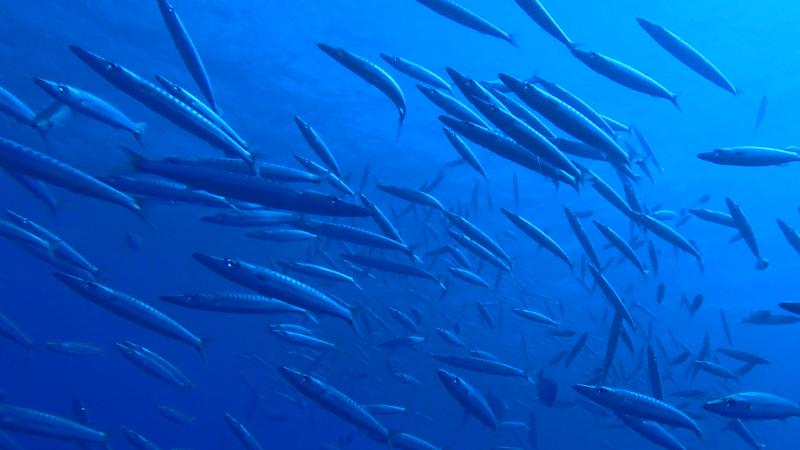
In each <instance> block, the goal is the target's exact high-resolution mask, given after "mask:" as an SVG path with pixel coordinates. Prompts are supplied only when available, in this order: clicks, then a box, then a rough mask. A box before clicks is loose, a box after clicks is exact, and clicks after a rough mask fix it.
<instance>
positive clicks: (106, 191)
mask: <svg viewBox="0 0 800 450" xmlns="http://www.w3.org/2000/svg"><path fill="white" fill-rule="evenodd" d="M0 166H2V167H3V168H5V169H6V170H8V171H11V172H16V173H20V174H22V175H25V176H29V177H31V178H35V179H37V180H41V181H44V182H45V183H48V184H52V185H55V186H59V187H62V188H64V189H67V190H69V191H72V192H74V193H76V194H81V195H85V196H88V197H94V198H97V199H99V200H104V201H107V202H110V203H114V204H117V205H120V206H123V207H125V208H128V209H130V210H131V211H133V212H134V213H136V214H137V215H141V209H142V208H141V207H140V206H139V204H138V203H137V201H136V200H135V199H134V198H133V197H131V196H129V195H128V194H124V193H122V192H120V191H118V190H116V189H114V188H112V187H111V186H109V185H107V184H105V183H103V182H102V181H100V180H98V179H97V178H94V177H92V176H91V175H88V174H86V173H85V172H82V171H80V170H78V169H76V168H74V167H72V166H70V165H68V164H66V163H64V162H61V161H59V160H57V159H54V158H51V157H49V156H47V155H45V154H43V153H39V152H37V151H36V150H33V149H30V148H28V147H25V146H23V145H20V144H17V143H16V142H14V141H10V140H8V139H5V138H1V137H0Z"/></svg>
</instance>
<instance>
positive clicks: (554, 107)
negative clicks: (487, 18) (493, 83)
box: [498, 73, 629, 164]
mask: <svg viewBox="0 0 800 450" xmlns="http://www.w3.org/2000/svg"><path fill="white" fill-rule="evenodd" d="M498 76H499V77H500V80H501V81H502V82H503V83H504V84H505V85H506V86H508V88H509V89H511V91H513V92H514V94H516V95H517V97H519V99H520V100H522V101H523V102H524V103H525V104H527V105H528V106H530V107H531V108H533V109H534V110H536V111H537V112H539V113H540V114H542V115H543V116H544V117H545V118H546V119H547V120H549V121H550V122H552V123H553V124H554V125H556V126H558V127H559V128H560V129H562V130H563V131H565V132H566V133H568V134H569V135H571V136H573V137H575V138H576V139H579V140H581V141H583V142H585V143H587V144H589V145H593V146H595V147H597V148H599V149H601V150H603V151H604V152H606V153H607V155H608V156H609V158H612V159H614V160H617V161H620V162H622V163H623V164H627V163H628V161H629V157H628V153H627V152H625V150H623V149H622V148H621V147H620V146H619V144H617V143H616V141H614V139H612V138H611V137H610V136H609V135H608V134H607V133H606V132H604V131H603V130H602V129H601V128H600V127H598V126H597V125H596V124H595V123H593V122H592V121H591V120H589V119H588V118H586V117H585V116H584V115H583V114H581V113H580V112H578V111H577V110H575V108H573V107H572V106H570V105H568V104H567V103H565V102H564V101H562V100H561V99H559V98H558V97H556V96H554V95H553V94H551V93H549V92H547V91H546V90H544V89H542V88H540V87H538V86H536V85H534V84H531V83H527V82H524V81H521V80H519V79H517V78H514V77H512V76H511V75H508V74H505V73H500V74H498Z"/></svg>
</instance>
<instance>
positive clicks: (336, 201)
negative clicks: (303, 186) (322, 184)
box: [328, 195, 339, 205]
mask: <svg viewBox="0 0 800 450" xmlns="http://www.w3.org/2000/svg"><path fill="white" fill-rule="evenodd" d="M328 202H330V204H331V205H338V204H339V197H336V196H335V195H331V196H330V197H328Z"/></svg>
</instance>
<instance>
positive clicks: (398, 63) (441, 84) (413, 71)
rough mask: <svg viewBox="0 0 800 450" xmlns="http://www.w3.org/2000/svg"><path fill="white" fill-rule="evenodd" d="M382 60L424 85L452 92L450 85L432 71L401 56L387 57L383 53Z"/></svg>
mask: <svg viewBox="0 0 800 450" xmlns="http://www.w3.org/2000/svg"><path fill="white" fill-rule="evenodd" d="M381 58H383V60H384V61H386V62H387V63H389V65H390V66H392V67H394V68H395V69H397V70H398V71H400V72H402V73H404V74H406V75H408V76H409V77H411V78H414V79H415V80H418V81H422V82H423V83H425V84H427V85H429V86H432V87H435V88H437V89H444V90H445V91H451V90H452V89H451V87H450V84H449V83H448V82H447V81H445V80H444V79H443V78H442V77H440V76H439V75H436V73H434V72H433V71H432V70H430V69H427V68H425V67H423V66H421V65H419V64H417V63H415V62H413V61H409V60H407V59H405V58H401V57H399V56H392V55H387V54H385V53H381Z"/></svg>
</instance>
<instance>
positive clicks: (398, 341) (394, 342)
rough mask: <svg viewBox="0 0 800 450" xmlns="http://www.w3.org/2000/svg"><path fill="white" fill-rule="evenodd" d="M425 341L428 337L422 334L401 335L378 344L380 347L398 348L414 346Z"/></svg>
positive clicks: (387, 348)
mask: <svg viewBox="0 0 800 450" xmlns="http://www.w3.org/2000/svg"><path fill="white" fill-rule="evenodd" d="M425 341H426V339H425V338H424V337H422V336H400V337H396V338H392V339H389V340H388V341H384V342H381V343H380V344H378V347H379V348H382V349H386V350H397V349H400V348H407V347H413V346H416V345H419V344H422V343H423V342H425Z"/></svg>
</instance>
